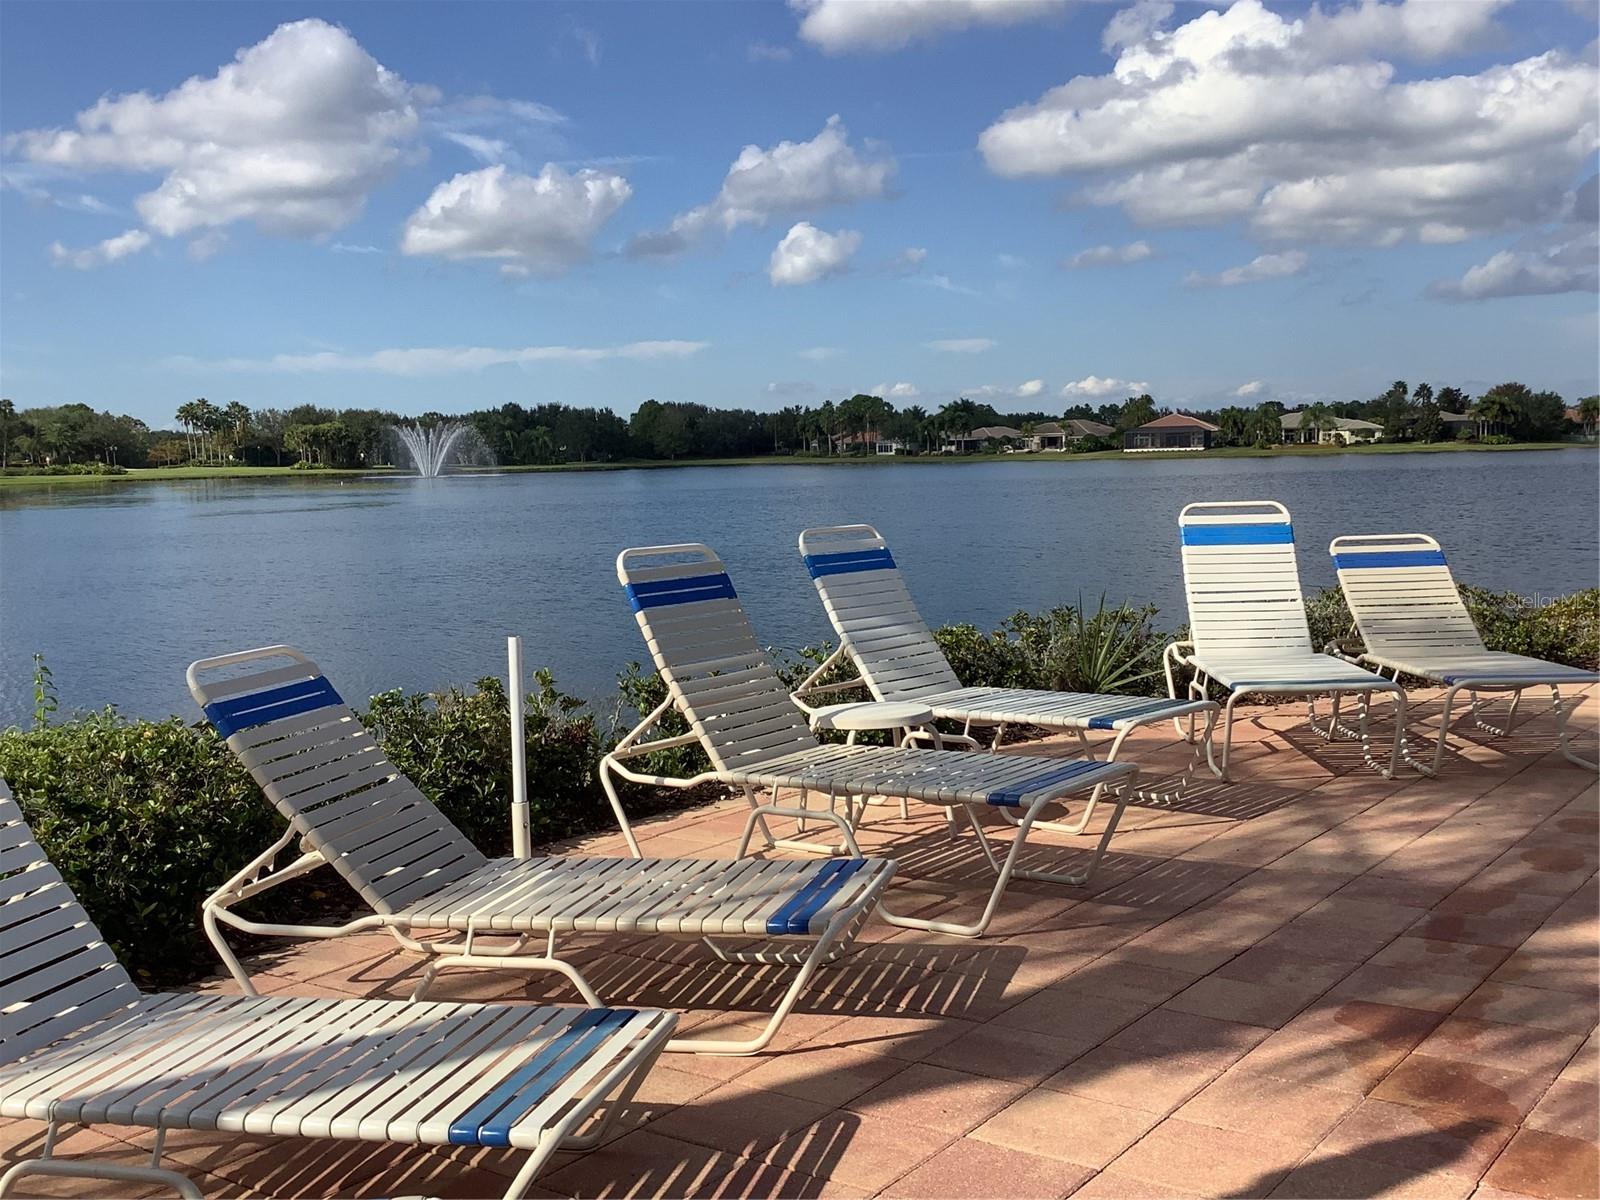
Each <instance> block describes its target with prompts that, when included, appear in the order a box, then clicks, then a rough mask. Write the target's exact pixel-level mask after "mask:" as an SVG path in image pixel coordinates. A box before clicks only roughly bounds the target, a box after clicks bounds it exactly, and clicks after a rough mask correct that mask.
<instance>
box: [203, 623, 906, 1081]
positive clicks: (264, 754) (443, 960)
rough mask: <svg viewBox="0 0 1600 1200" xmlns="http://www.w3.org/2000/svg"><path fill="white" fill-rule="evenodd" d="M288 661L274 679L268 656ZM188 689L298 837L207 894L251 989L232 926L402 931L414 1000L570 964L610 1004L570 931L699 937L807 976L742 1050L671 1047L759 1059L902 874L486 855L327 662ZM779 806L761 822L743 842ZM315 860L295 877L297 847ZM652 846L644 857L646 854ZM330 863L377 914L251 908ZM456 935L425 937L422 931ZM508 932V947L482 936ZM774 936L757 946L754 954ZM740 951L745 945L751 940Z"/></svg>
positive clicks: (215, 678) (716, 1044) (855, 864)
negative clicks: (414, 777)
mask: <svg viewBox="0 0 1600 1200" xmlns="http://www.w3.org/2000/svg"><path fill="white" fill-rule="evenodd" d="M265 662H277V663H279V664H286V665H278V666H272V667H268V668H266V669H263V663H265ZM188 681H189V690H190V692H191V693H193V695H194V698H195V700H196V701H197V702H198V703H199V704H200V706H201V707H202V709H204V711H205V714H206V716H207V718H208V719H209V720H210V721H211V723H212V725H214V726H215V727H216V730H217V732H218V733H219V734H221V735H222V736H223V737H224V738H225V739H226V740H227V743H228V745H229V746H230V747H231V748H232V749H233V751H234V753H235V754H237V755H238V756H239V760H240V762H242V763H243V764H244V765H245V767H246V768H248V769H249V771H250V774H251V776H252V777H253V778H254V779H255V781H256V783H257V784H259V785H260V787H261V790H262V791H263V792H265V793H266V795H267V797H268V799H270V800H271V801H272V803H273V804H274V805H275V806H276V807H277V809H278V811H279V812H280V813H282V814H283V816H284V817H285V818H286V819H287V820H288V822H289V827H288V828H287V829H286V830H285V831H284V834H283V836H282V837H281V838H279V839H278V840H277V841H276V842H275V843H273V845H272V846H270V847H268V849H267V850H266V851H264V852H263V853H262V854H260V855H259V856H258V857H256V858H255V859H254V860H252V861H251V862H250V863H249V864H247V865H246V866H245V867H244V869H243V870H241V871H239V873H238V874H236V875H234V876H233V878H231V879H229V880H228V881H227V882H226V883H224V884H223V885H222V886H221V887H220V888H218V889H217V891H216V892H215V893H214V894H213V895H212V896H211V897H210V898H209V899H207V900H206V902H205V905H204V908H203V921H204V925H205V930H206V934H207V936H209V937H210V939H211V944H212V945H213V946H215V947H216V949H217V953H218V954H219V955H220V956H221V957H222V961H223V962H224V963H225V964H226V966H227V968H228V971H229V973H230V974H231V975H232V976H233V977H234V979H235V980H237V981H238V983H239V986H240V987H242V988H243V989H244V990H245V991H246V992H253V991H254V988H253V986H252V985H251V982H250V976H249V973H248V972H246V971H245V969H244V968H243V966H241V965H240V963H239V960H238V958H236V957H235V956H234V953H233V951H232V950H231V949H230V948H229V946H228V944H227V941H226V939H225V938H224V937H223V936H222V931H221V929H220V928H219V924H218V923H219V922H221V923H225V924H227V925H231V926H233V927H234V928H235V929H241V930H244V931H245V932H247V933H253V934H261V935H266V936H272V937H304V938H331V937H340V936H343V935H345V934H350V933H356V932H360V931H362V930H368V929H387V930H388V931H389V932H390V934H391V935H393V937H394V938H395V940H396V941H398V942H399V943H400V944H401V945H402V946H404V947H405V948H406V949H408V950H412V951H415V952H417V953H419V954H424V955H431V956H433V959H432V961H431V962H430V963H429V966H428V969H427V970H426V971H425V972H424V974H423V977H422V979H421V981H420V982H419V983H418V984H417V987H416V990H415V991H414V992H413V993H412V999H414V1000H416V999H421V997H422V996H423V995H424V994H425V993H426V991H427V989H428V988H429V986H430V985H431V984H432V982H433V980H434V977H435V976H436V974H437V973H438V971H439V969H440V968H442V967H452V966H464V967H488V968H514V969H517V970H529V971H555V972H557V973H559V974H561V975H563V976H565V977H566V978H567V979H568V980H570V981H571V982H572V984H573V985H574V986H575V987H576V988H577V989H578V991H579V992H580V993H581V994H582V996H583V998H584V1000H585V1002H587V1003H588V1004H591V1005H594V1006H596V1007H598V1006H599V1005H600V1004H601V1000H600V997H599V996H598V995H597V994H596V993H595V990H594V988H593V987H591V986H590V984H589V982H588V980H586V979H585V978H584V976H583V974H582V973H581V972H580V971H579V970H578V968H577V967H575V966H574V965H573V964H571V963H570V962H567V961H566V960H565V959H563V958H562V957H561V956H560V954H559V952H558V948H557V939H558V937H560V936H562V935H570V934H585V933H621V934H635V935H639V936H642V937H671V938H698V939H701V940H703V941H704V942H705V943H706V945H707V946H709V947H710V948H711V950H712V952H713V953H714V954H716V955H717V957H718V958H720V959H721V960H723V961H725V962H741V963H779V964H787V965H792V966H797V967H798V968H799V970H798V972H797V973H796V975H795V978H794V980H793V982H792V983H791V985H790V987H789V989H788V991H787V992H786V993H785V994H784V996H783V998H782V1000H781V1002H780V1003H779V1006H778V1008H777V1011H775V1012H774V1013H773V1015H772V1017H771V1018H770V1019H769V1021H768V1023H767V1025H766V1027H765V1029H764V1030H763V1031H762V1032H761V1033H760V1034H759V1035H757V1036H755V1037H752V1038H749V1039H745V1040H742V1041H732V1040H713V1039H675V1040H674V1041H672V1042H671V1043H670V1044H669V1045H668V1049H669V1050H674V1051H677V1050H694V1051H699V1052H701V1053H707V1054H754V1053H756V1052H758V1051H760V1050H761V1049H762V1048H764V1047H765V1046H766V1045H767V1043H768V1042H770V1041H771V1040H772V1037H773V1035H774V1034H776V1032H777V1030H778V1027H779V1026H780V1025H781V1024H782V1022H783V1020H784V1018H785V1017H787V1016H788V1014H789V1012H790V1010H791V1009H792V1008H793V1007H794V1004H795V1001H796V1000H797V999H798V998H799V996H800V993H801V992H802V991H804V989H805V987H806V985H807V984H808V983H809V982H810V980H811V977H812V975H813V974H814V973H815V971H816V969H817V968H818V967H819V966H821V965H824V964H826V963H829V962H832V961H833V960H834V959H836V958H837V957H838V956H839V955H840V954H842V953H843V952H844V950H845V949H846V948H847V946H848V944H849V943H850V941H851V940H852V939H853V938H854V936H855V933H856V931H857V930H858V929H859V928H860V926H861V924H862V923H863V922H864V921H865V920H866V919H867V917H868V916H870V915H871V913H872V911H873V909H874V908H875V907H876V905H877V902H878V896H879V893H881V892H882V890H883V889H884V887H885V886H886V885H887V884H888V882H889V878H890V876H891V875H892V874H893V872H894V864H893V863H892V862H890V861H888V860H883V859H862V858H859V857H857V858H855V859H853V860H849V861H838V862H831V863H817V862H776V861H764V860H756V859H743V858H742V856H743V853H744V850H743V848H741V850H740V855H741V859H742V861H737V862H735V861H727V860H720V859H671V858H669V859H638V860H637V861H636V860H635V859H630V858H584V857H579V856H576V855H572V856H554V857H533V858H520V859H519V858H500V859H487V858H485V857H484V856H483V855H482V854H480V853H479V852H478V850H477V849H476V848H475V847H474V846H473V845H472V843H471V842H469V841H468V840H467V839H466V837H465V836H464V835H463V834H462V833H461V831H460V830H459V829H457V828H456V827H455V826H454V825H452V824H451V823H450V821H449V820H448V819H447V818H446V817H445V815H444V814H443V813H441V812H440V811H439V810H438V809H437V808H436V807H434V804H433V802H432V801H431V800H429V799H428V798H427V797H426V796H424V795H423V794H422V793H421V792H420V791H419V790H418V789H417V787H416V785H415V784H413V783H412V782H411V781H410V780H409V779H407V778H406V777H405V776H404V775H402V774H401V773H400V771H399V770H398V768H396V767H395V766H394V764H393V763H391V762H389V760H388V759H387V758H386V757H385V756H384V754H383V751H382V749H381V748H380V747H379V746H378V743H377V741H376V740H375V739H374V738H373V737H372V735H371V734H370V733H368V732H367V731H366V730H365V729H364V728H362V725H361V722H360V720H358V719H357V717H356V715H355V713H354V712H352V711H351V709H350V708H349V706H348V705H346V704H345V702H344V701H343V700H342V699H341V698H340V696H339V694H338V692H336V691H334V689H333V685H332V684H330V683H329V682H328V681H327V679H325V678H324V677H323V675H322V671H321V669H320V668H319V667H318V666H317V665H316V663H314V662H312V661H311V659H309V658H307V657H306V656H305V655H304V654H302V653H301V652H300V651H298V650H295V649H293V648H291V647H289V646H267V647H264V648H262V649H259V650H245V651H242V652H240V653H236V654H224V655H221V656H218V657H216V658H206V659H201V660H200V661H199V662H196V663H194V664H193V665H192V666H190V668H189V672H188ZM767 811H771V812H774V813H776V812H780V811H782V810H776V809H773V810H763V811H761V812H752V813H751V814H750V823H749V824H747V826H746V829H745V842H746V843H747V844H748V842H749V840H750V833H751V827H752V826H753V824H754V822H756V821H758V820H760V819H761V817H762V816H763V815H765V812H767ZM296 840H298V841H299V843H300V849H301V854H300V856H299V857H298V858H296V859H294V860H293V861H291V862H287V863H285V864H283V865H282V866H276V867H275V866H274V863H275V862H276V860H277V858H278V855H279V854H280V853H281V852H283V851H284V850H286V849H287V848H288V847H289V845H290V844H291V843H292V842H295V841H296ZM635 849H636V850H637V847H635ZM324 864H326V865H329V866H331V867H333V869H334V870H335V871H337V872H338V873H339V875H340V876H341V877H343V879H344V880H345V882H346V883H348V884H349V885H350V886H351V887H352V888H353V889H355V891H356V892H357V894H359V895H360V897H361V899H362V900H363V901H364V902H365V903H366V904H367V905H368V906H369V907H371V909H372V910H373V912H372V915H371V916H366V917H360V918H358V919H356V920H354V921H350V922H348V923H346V924H344V925H338V926H320V925H276V924H269V923H266V922H262V921H251V920H247V919H246V918H244V917H241V916H240V915H239V914H238V913H236V912H234V911H233V908H234V906H235V905H237V904H239V903H241V902H242V901H244V900H247V899H249V898H250V897H252V896H256V895H259V894H260V893H262V892H264V891H266V890H267V889H268V888H271V887H275V886H277V885H278V884H280V883H283V882H285V881H286V880H289V879H293V878H295V877H296V876H299V875H304V874H305V873H306V872H308V871H313V870H315V869H317V868H318V867H320V866H323V865H324ZM430 933H433V934H445V935H455V936H452V937H448V938H433V939H429V940H426V941H423V940H418V935H421V934H430ZM485 938H487V939H490V940H491V942H493V941H494V940H495V939H500V940H501V941H502V942H503V939H506V938H510V939H511V944H510V945H509V947H507V946H505V945H503V944H501V945H498V946H497V945H494V944H491V945H488V946H485V945H484V944H483V939H485ZM751 941H758V942H762V943H765V944H766V945H765V948H761V949H751V948H749V945H748V943H750V942H751ZM724 943H738V946H737V947H735V946H732V945H727V944H724Z"/></svg>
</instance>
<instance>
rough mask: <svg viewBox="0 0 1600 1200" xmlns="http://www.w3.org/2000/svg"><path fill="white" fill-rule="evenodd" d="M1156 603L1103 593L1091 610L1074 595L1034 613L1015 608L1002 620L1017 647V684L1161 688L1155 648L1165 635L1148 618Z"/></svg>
mask: <svg viewBox="0 0 1600 1200" xmlns="http://www.w3.org/2000/svg"><path fill="white" fill-rule="evenodd" d="M1156 611H1157V610H1156V607H1155V605H1153V604H1147V605H1145V606H1143V607H1142V608H1140V607H1135V606H1133V605H1130V604H1121V605H1118V606H1117V607H1116V608H1107V607H1106V602H1105V597H1104V596H1102V597H1101V598H1100V605H1099V607H1098V608H1097V609H1096V610H1095V611H1094V613H1093V614H1087V613H1086V612H1085V610H1084V608H1083V601H1082V600H1081V599H1080V600H1079V602H1078V604H1077V605H1076V606H1071V605H1060V606H1058V607H1056V608H1052V609H1049V610H1047V611H1046V612H1044V613H1041V614H1039V615H1037V616H1036V615H1033V614H1031V613H1025V612H1019V613H1016V614H1014V615H1013V616H1012V617H1011V618H1010V619H1009V620H1007V621H1006V622H1005V624H1004V626H1002V628H1003V629H1004V631H1005V632H1006V633H1007V634H1009V635H1010V636H1011V637H1013V638H1014V639H1015V644H1016V647H1017V649H1018V650H1019V651H1020V653H1021V668H1022V669H1021V674H1022V680H1023V681H1022V682H1021V683H1019V684H1018V685H1017V686H1021V687H1029V688H1040V689H1043V690H1046V691H1056V692H1110V693H1117V694H1121V695H1130V696H1153V695H1157V694H1160V693H1163V692H1165V690H1166V680H1165V678H1164V677H1163V676H1162V674H1161V650H1162V647H1163V646H1165V645H1166V643H1167V641H1168V638H1167V637H1166V635H1165V634H1162V633H1160V632H1158V631H1157V630H1156V629H1155V627H1154V625H1153V622H1154V620H1155V616H1156Z"/></svg>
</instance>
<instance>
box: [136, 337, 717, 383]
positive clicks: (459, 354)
mask: <svg viewBox="0 0 1600 1200" xmlns="http://www.w3.org/2000/svg"><path fill="white" fill-rule="evenodd" d="M707 345H709V343H707V342H685V341H657V342H627V343H625V344H623V345H620V346H520V347H516V348H512V349H499V348H496V347H491V346H412V347H406V348H398V349H391V350H376V351H373V352H372V353H370V354H342V353H339V352H337V351H332V350H324V351H320V352H318V353H316V354H276V355H273V356H272V357H271V358H225V359H220V360H216V361H205V360H202V359H196V358H189V357H187V356H178V357H175V358H169V359H166V360H165V361H164V362H163V364H162V365H163V366H166V367H168V368H170V369H172V370H183V371H272V372H284V373H288V374H304V373H313V372H337V371H370V372H373V373H376V374H381V375H444V374H450V373H453V372H458V371H481V370H483V369H485V368H486V367H500V366H531V365H533V364H535V363H544V362H560V363H597V362H605V361H608V360H611V359H630V360H635V361H649V360H655V359H675V358H688V357H689V356H691V355H694V354H698V353H699V352H700V351H702V350H704V349H705V348H706V346H707Z"/></svg>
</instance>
